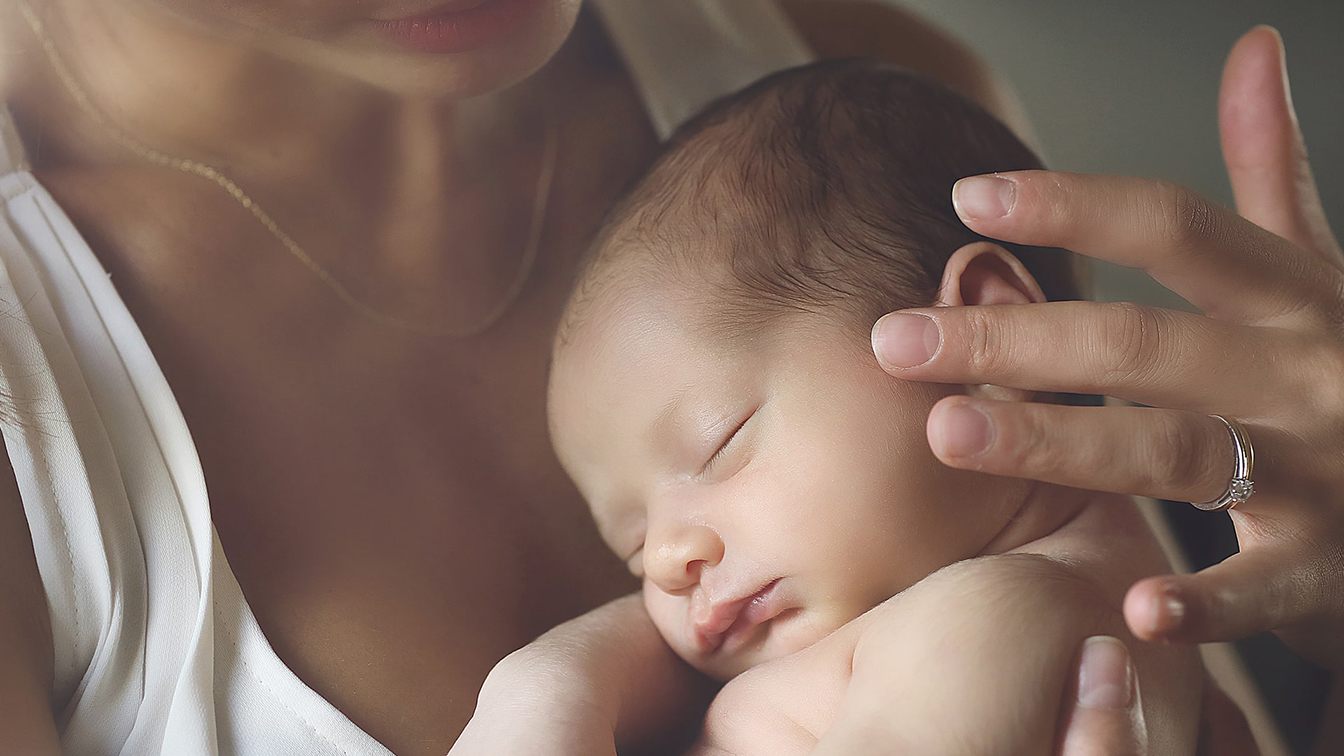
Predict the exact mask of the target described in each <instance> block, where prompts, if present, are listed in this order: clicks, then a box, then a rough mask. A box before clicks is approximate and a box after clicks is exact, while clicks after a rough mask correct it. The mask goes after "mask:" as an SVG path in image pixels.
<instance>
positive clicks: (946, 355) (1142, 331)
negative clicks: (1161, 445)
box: [872, 302, 1316, 414]
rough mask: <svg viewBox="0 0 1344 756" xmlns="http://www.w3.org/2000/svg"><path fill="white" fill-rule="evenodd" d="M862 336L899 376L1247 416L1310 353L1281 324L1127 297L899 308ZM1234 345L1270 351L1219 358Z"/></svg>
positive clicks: (1238, 350)
mask: <svg viewBox="0 0 1344 756" xmlns="http://www.w3.org/2000/svg"><path fill="white" fill-rule="evenodd" d="M872 335H873V351H874V353H875V354H876V355H877V358H878V361H879V362H880V363H881V364H882V366H883V368H885V369H886V370H887V372H889V373H891V374H892V375H894V376H896V377H898V378H905V379H910V380H920V381H936V382H940V383H962V384H978V383H990V384H993V385H996V386H1007V387H1012V388H1021V389H1028V390H1032V391H1066V392H1073V393H1095V394H1106V395H1108V396H1115V397H1118V398H1121V399H1127V400H1129V401H1134V402H1138V403H1140V404H1149V405H1156V406H1167V407H1184V408H1186V409H1190V410H1193V411H1196V412H1218V411H1220V410H1224V411H1225V410H1226V408H1227V407H1229V406H1230V407H1238V408H1240V411H1241V413H1242V414H1251V413H1254V412H1255V411H1257V410H1258V409H1259V408H1260V407H1261V406H1263V405H1264V404H1265V403H1266V402H1267V401H1269V399H1270V396H1271V395H1270V394H1268V393H1266V391H1265V387H1266V386H1276V387H1278V389H1279V390H1280V391H1282V390H1286V389H1288V387H1289V386H1291V384H1292V382H1293V380H1295V379H1294V378H1293V376H1296V375H1300V374H1301V373H1300V371H1297V372H1294V373H1292V374H1291V375H1290V374H1287V373H1284V372H1283V371H1284V370H1285V369H1292V370H1295V371H1296V370H1297V368H1299V367H1300V366H1301V365H1302V364H1304V363H1305V362H1306V361H1307V360H1310V359H1316V357H1315V356H1314V355H1313V354H1312V353H1311V352H1310V349H1309V347H1310V345H1309V344H1307V343H1306V342H1305V341H1303V339H1301V338H1298V337H1296V336H1294V335H1293V334H1291V333H1288V332H1286V331H1279V330H1277V329H1274V330H1271V329H1264V328H1247V327H1244V326H1237V325H1233V324H1229V323H1222V322H1219V321H1216V320H1211V319H1209V318H1205V317H1202V316H1199V315H1193V314H1190V313H1182V312H1176V311H1172V310H1163V309H1158V308H1153V307H1141V306H1138V305H1132V304H1101V303H1095V302H1047V303H1044V304H1031V305H996V306H987V307H936V308H927V309H921V310H907V311H903V312H900V313H894V314H891V315H887V316H885V317H883V318H882V319H881V320H879V321H878V322H877V324H876V325H875V326H874V328H873V334H872ZM1243 353H1245V354H1273V355H1278V357H1279V359H1277V360H1254V361H1245V362H1244V363H1240V364H1236V365H1232V364H1230V363H1229V362H1228V358H1227V355H1229V354H1243ZM1234 369H1235V372H1232V371H1233V370H1234ZM1211 381H1216V385H1217V390H1216V391H1211V390H1210V389H1209V385H1210V382H1211Z"/></svg>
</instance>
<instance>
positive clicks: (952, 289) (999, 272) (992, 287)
mask: <svg viewBox="0 0 1344 756" xmlns="http://www.w3.org/2000/svg"><path fill="white" fill-rule="evenodd" d="M1044 301H1045V294H1044V293H1042V292H1041V287H1040V285H1039V284H1037V283H1036V279H1035V278H1034V277H1033V276H1032V275H1031V273H1030V272H1028V271H1027V268H1026V266H1025V265H1023V264H1022V261H1021V260H1018V259H1017V257H1015V256H1014V255H1013V253H1012V252H1009V251H1008V250H1006V249H1004V248H1003V247H1000V246H999V245H997V244H995V243H994V242H990V241H977V242H971V243H970V244H967V245H966V246H964V247H962V248H961V249H959V250H957V251H956V252H953V253H952V256H951V257H950V258H948V260H947V265H946V266H945V267H944V268H943V282H942V284H941V285H940V286H939V287H938V304H939V305H948V306H960V305H994V304H1029V303H1032V302H1044Z"/></svg>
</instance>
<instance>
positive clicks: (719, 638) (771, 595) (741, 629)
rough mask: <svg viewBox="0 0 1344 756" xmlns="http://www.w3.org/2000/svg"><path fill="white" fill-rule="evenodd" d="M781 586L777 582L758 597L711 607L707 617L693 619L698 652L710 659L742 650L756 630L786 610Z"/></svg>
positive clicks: (733, 600)
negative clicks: (716, 655)
mask: <svg viewBox="0 0 1344 756" xmlns="http://www.w3.org/2000/svg"><path fill="white" fill-rule="evenodd" d="M778 586H779V579H778V578H776V579H774V580H772V581H770V582H769V583H767V584H766V585H764V586H763V587H761V588H760V589H759V590H757V591H756V592H755V593H751V594H748V595H746V596H742V597H739V598H736V599H732V600H730V601H724V602H720V603H715V604H711V605H710V607H709V611H708V612H707V613H706V614H705V615H704V616H702V617H696V618H693V619H692V633H691V634H692V637H693V639H694V641H695V646H696V649H697V650H699V651H700V653H702V654H705V655H709V654H713V653H715V652H717V651H720V650H724V651H727V652H730V653H731V652H732V651H735V650H736V649H737V648H739V647H741V645H742V644H743V643H744V642H745V641H746V640H747V639H748V638H750V637H751V636H752V635H753V633H754V631H755V630H756V628H757V627H759V626H760V625H763V624H765V623H766V622H769V621H770V620H772V619H774V618H775V617H777V616H779V615H780V614H782V613H783V612H784V610H785V609H787V607H786V606H785V605H784V602H783V600H782V597H781V596H779V592H778V591H777V590H776V588H777V587H778Z"/></svg>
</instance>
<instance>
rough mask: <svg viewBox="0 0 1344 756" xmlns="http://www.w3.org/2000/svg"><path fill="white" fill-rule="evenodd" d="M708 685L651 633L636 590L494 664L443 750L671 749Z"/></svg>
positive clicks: (603, 755) (476, 754)
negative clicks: (456, 735) (463, 721)
mask: <svg viewBox="0 0 1344 756" xmlns="http://www.w3.org/2000/svg"><path fill="white" fill-rule="evenodd" d="M708 693H709V687H708V686H707V685H706V682H705V681H704V680H703V679H702V678H700V677H699V676H698V675H696V673H695V671H694V670H692V669H691V668H690V667H689V666H687V665H686V664H685V663H683V662H682V661H681V660H680V659H678V658H677V657H676V656H675V655H674V654H673V653H672V651H671V649H669V648H668V647H667V644H666V643H664V642H663V639H662V638H661V637H660V636H659V635H658V631H657V629H656V628H654V626H653V622H652V620H650V619H649V616H648V613H647V612H645V610H644V602H643V600H642V599H641V598H640V596H639V594H634V595H630V596H626V597H624V598H620V599H617V600H615V601H612V602H611V603H609V604H607V605H605V606H601V607H598V608H597V609H594V610H593V611H591V612H589V613H587V614H585V615H582V616H581V617H578V618H576V619H573V620H570V621H569V622H566V623H564V624H563V625H560V626H558V627H556V628H555V629H553V630H551V631H549V632H547V633H546V634H545V635H543V636H541V637H540V638H538V639H537V640H536V641H534V642H532V643H530V644H528V645H527V646H524V647H523V648H521V649H519V650H518V651H515V652H514V653H512V654H510V655H509V656H507V657H505V658H504V660H503V661H501V662H500V663H499V664H497V665H496V666H495V668H494V669H493V670H491V672H490V675H489V676H488V677H487V678H486V681H485V685H484V686H483V687H482V688H481V693H480V696H479V698H478V699H477V704H476V712H475V713H474V714H473V715H472V718H471V721H470V722H468V723H467V727H466V729H465V730H464V731H463V732H462V735H461V737H459V738H458V740H457V742H456V744H454V745H453V749H452V750H451V751H449V756H498V754H530V755H534V756H615V754H616V747H617V744H618V743H619V744H620V745H621V753H622V754H640V755H643V754H663V753H670V752H672V751H673V749H674V748H675V747H676V743H677V741H678V740H679V739H680V738H681V736H682V735H683V734H684V733H687V732H689V733H693V732H694V729H695V720H696V718H697V717H698V716H699V715H700V714H702V713H703V711H704V704H706V703H707V702H708Z"/></svg>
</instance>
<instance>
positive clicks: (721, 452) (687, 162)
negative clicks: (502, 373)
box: [550, 61, 1203, 756]
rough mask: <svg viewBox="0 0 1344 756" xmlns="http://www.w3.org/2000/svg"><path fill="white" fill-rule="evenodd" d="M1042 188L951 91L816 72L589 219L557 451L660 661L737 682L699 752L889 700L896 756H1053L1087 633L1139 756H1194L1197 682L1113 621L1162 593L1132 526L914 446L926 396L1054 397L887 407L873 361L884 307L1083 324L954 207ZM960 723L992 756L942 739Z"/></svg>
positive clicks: (565, 353)
mask: <svg viewBox="0 0 1344 756" xmlns="http://www.w3.org/2000/svg"><path fill="white" fill-rule="evenodd" d="M1034 167H1039V166H1038V163H1037V161H1036V159H1035V158H1034V157H1033V156H1032V154H1031V152H1030V151H1029V150H1028V149H1027V148H1026V147H1024V146H1023V145H1022V144H1021V143H1020V142H1019V141H1018V140H1017V139H1016V138H1015V137H1014V136H1013V135H1012V133H1011V132H1009V131H1008V129H1006V128H1005V127H1004V126H1002V125H1001V124H999V123H998V122H997V121H995V120H994V119H993V118H992V117H990V116H989V115H988V114H986V113H985V112H983V111H982V110H980V109H979V108H978V107H977V106H975V105H973V104H971V103H970V102H968V101H966V100H964V99H962V98H961V97H959V96H958V95H956V94H954V93H952V92H950V91H949V90H947V89H945V88H943V87H941V86H940V85H938V84H935V83H933V82H931V81H929V80H927V79H924V78H921V77H918V76H915V75H913V74H910V73H908V72H904V71H901V70H899V69H894V68H890V67H886V66H883V65H879V64H876V63H869V62H864V61H843V62H830V63H823V64H818V65H814V66H808V67H805V68H800V69H795V70H792V71H787V72H784V73H781V74H778V75H775V76H773V77H770V78H768V79H766V80H763V81H762V82H760V83H758V84H756V85H755V86H753V87H751V88H750V89H748V90H746V91H744V92H742V93H740V94H738V95H735V96H733V97H732V98H729V99H728V100H726V101H722V102H719V103H716V104H715V105H714V106H712V107H711V108H710V109H709V110H708V111H707V112H705V113H703V114H702V115H700V116H699V117H698V118H697V119H695V120H694V121H692V122H691V123H689V124H687V125H686V126H685V127H683V128H682V130H681V131H680V132H679V133H678V134H677V135H676V136H674V137H673V139H672V140H671V142H670V143H669V145H668V146H667V148H666V150H665V151H664V153H663V154H662V155H661V157H660V158H659V159H658V160H657V161H656V163H655V164H654V165H653V166H652V167H651V169H650V170H649V171H648V173H647V174H646V175H645V176H644V177H643V178H642V180H641V181H640V183H639V184H638V185H637V186H636V187H635V188H634V189H633V190H632V192H631V193H630V194H629V195H628V196H627V198H626V199H625V200H624V201H623V202H622V203H621V204H619V205H618V206H617V208H616V209H615V210H614V211H613V213H612V215H611V216H610V217H609V218H608V219H607V222H606V223H605V225H604V227H603V229H602V231H601V232H600V234H599V236H598V237H597V239H596V241H595V244H594V247H593V249H592V251H591V252H590V257H589V259H588V260H587V262H586V264H585V266H584V268H583V271H582V273H581V277H580V280H579V282H578V285H577V286H576V288H575V290H574V293H573V295H572V297H571V300H570V302H569V303H568V305H567V308H566V311H565V314H564V317H563V320H562V324H561V328H560V332H559V333H558V335H557V340H556V345H555V353H554V362H553V370H552V377H551V384H550V422H551V429H552V436H553V439H554V442H555V447H556V450H557V453H558V454H559V456H560V459H561V461H562V462H563V464H564V466H565V468H566V470H567V471H568V472H569V474H570V475H571V476H572V477H573V479H574V481H575V483H576V484H577V486H578V488H579V490H580V491H581V492H582V493H583V495H584V497H585V498H586V500H587V501H588V502H589V504H590V506H591V509H592V513H593V516H594V517H595V518H596V521H597V523H598V526H599V528H600V530H601V532H602V535H603V537H604V539H605V540H606V542H607V544H608V545H609V546H610V547H611V549H612V550H613V551H615V552H616V554H618V555H619V556H620V558H621V559H624V560H626V562H627V563H628V564H629V567H630V570H631V571H632V572H633V573H634V574H635V575H636V576H638V577H639V578H641V579H642V580H643V593H644V598H645V604H646V606H647V608H648V612H649V615H650V616H651V617H652V618H653V621H654V623H655V624H656V625H657V627H658V628H659V631H660V632H661V633H662V635H663V637H664V638H665V639H666V641H667V643H668V644H669V645H670V646H671V647H672V648H673V649H674V650H675V651H676V653H677V654H678V655H680V656H681V657H682V658H684V659H685V660H686V661H687V662H689V663H690V664H692V665H694V666H695V667H696V668H698V669H699V670H701V671H702V672H704V673H705V674H707V675H710V676H711V677H714V678H717V679H718V680H722V681H727V685H726V686H725V687H724V688H723V690H722V691H721V692H720V693H719V695H718V697H717V698H716V699H715V701H714V704H713V705H712V707H711V709H710V711H709V714H708V717H707V721H706V725H705V730H704V733H703V734H702V736H701V742H700V744H699V746H697V748H698V750H699V751H700V752H703V753H731V754H739V755H741V756H747V755H748V754H761V755H762V756H781V755H783V754H806V753H808V752H809V751H810V750H811V748H812V747H813V746H815V745H816V743H817V739H818V738H819V737H820V736H821V735H823V734H824V733H825V732H826V730H827V729H828V728H829V727H830V726H831V724H832V723H833V722H835V721H836V720H837V718H840V717H844V716H845V713H846V709H845V700H846V699H845V692H846V691H847V690H848V689H850V688H851V687H852V686H862V685H865V684H867V682H866V681H870V680H871V681H878V680H880V681H881V684H882V685H884V686H885V687H887V688H891V687H892V686H893V685H895V686H896V687H897V688H898V689H899V691H900V693H901V695H899V696H898V697H897V698H895V699H894V700H891V701H890V709H889V716H890V717H893V718H896V719H897V721H898V722H900V723H901V725H902V727H903V728H904V731H905V732H907V733H908V736H907V737H906V738H905V739H904V740H903V744H904V745H906V746H907V747H908V752H910V753H933V752H942V753H949V752H955V753H981V752H987V751H986V750H985V749H987V748H990V747H991V744H993V745H994V746H997V747H1000V748H1001V747H1002V745H1003V744H1004V743H1015V744H1016V747H1015V748H1013V749H1012V751H1011V752H1012V753H1031V754H1048V753H1051V752H1052V751H1053V749H1054V747H1055V744H1054V739H1055V737H1056V732H1057V729H1058V725H1059V723H1058V722H1057V721H1056V720H1057V718H1058V715H1059V711H1060V704H1061V700H1062V699H1063V697H1064V696H1065V695H1066V694H1067V691H1068V690H1069V685H1070V684H1071V680H1070V672H1071V670H1072V669H1073V664H1074V661H1075V659H1076V653H1077V649H1078V648H1079V647H1080V645H1081V643H1082V641H1083V639H1085V638H1087V637H1088V636H1091V635H1094V634H1099V633H1104V634H1109V635H1115V636H1119V637H1121V638H1123V639H1125V640H1126V641H1127V642H1128V643H1129V644H1130V647H1131V649H1132V650H1133V652H1134V660H1135V664H1136V667H1137V669H1138V673H1139V676H1140V677H1141V678H1142V680H1143V701H1142V704H1143V709H1144V711H1145V712H1146V717H1147V725H1148V730H1149V734H1150V737H1151V738H1152V752H1153V753H1168V752H1171V753H1190V752H1193V749H1194V741H1195V735H1196V723H1197V712H1198V710H1199V705H1200V690H1201V689H1200V684H1201V683H1200V681H1201V680H1202V676H1203V674H1202V671H1201V670H1200V667H1199V665H1198V661H1197V660H1196V658H1195V656H1194V654H1193V652H1191V651H1188V650H1182V649H1178V648H1173V647H1155V646H1145V645H1141V644H1139V643H1137V642H1135V641H1133V639H1132V638H1130V637H1129V636H1128V634H1127V632H1126V631H1125V628H1124V622H1123V620H1122V618H1121V615H1120V612H1119V608H1120V604H1121V599H1122V597H1123V595H1124V591H1125V588H1126V587H1128V586H1129V585H1130V584H1131V583H1132V582H1133V581H1134V580H1136V579H1138V578H1139V577H1141V576H1145V575H1149V574H1155V573H1158V572H1165V571H1168V566H1167V565H1166V564H1165V562H1164V560H1163V557H1162V555H1161V552H1160V551H1159V549H1158V548H1157V546H1156V544H1155V542H1154V540H1153V538H1152V536H1151V534H1150V533H1149V532H1148V531H1147V529H1146V528H1145V526H1144V525H1143V523H1142V520H1141V519H1140V517H1139V515H1138V513H1137V511H1136V509H1135V508H1134V506H1133V503H1132V502H1131V501H1129V500H1128V499H1126V498H1123V497H1117V496H1110V495H1102V494H1094V493H1088V492H1083V491H1078V490H1072V489H1064V488H1060V487H1057V486H1050V485H1046V484H1038V483H1032V482H1028V481H1021V480H1012V479H1005V478H998V477H993V476H989V475H986V474H982V473H977V472H968V471H962V470H954V469H951V468H948V467H946V466H944V465H942V464H941V463H939V462H938V461H937V459H935V458H934V456H933V454H932V452H931V451H930V450H929V446H928V442H927V440H926V437H925V430H924V428H925V421H926V418H927V417H928V415H929V412H930V410H931V408H932V407H933V405H934V404H935V403H936V402H938V401H939V400H940V399H943V398H944V397H948V396H951V395H955V394H971V395H980V396H987V397H992V398H1001V399H1018V400H1028V399H1031V400H1038V401H1048V400H1054V399H1057V398H1056V397H1040V396H1028V395H1026V394H1024V393H1023V392H1020V391H1015V390H1009V389H1004V388H999V387H994V386H936V385H928V384H921V383H913V382H905V381H900V380H897V379H894V378H892V377H890V376H889V375H887V374H886V373H884V372H883V371H882V370H881V369H880V367H879V366H878V365H877V363H876V361H875V360H874V358H873V354H872V351H871V349H870V346H869V343H868V339H867V327H868V326H869V325H870V324H871V323H872V322H874V321H875V320H876V319H877V318H878V317H879V316H880V315H882V314H883V313H886V312H889V311H892V310H895V309H900V308H907V307H936V306H942V305H962V304H977V305H993V304H1003V305H1011V304H1021V303H1029V302H1039V301H1043V300H1045V299H1047V298H1071V297H1075V296H1076V291H1075V286H1074V272H1073V269H1072V267H1071V266H1072V263H1071V262H1070V257H1069V256H1068V255H1067V253H1064V252H1062V251H1060V250H1046V249H1028V248H1021V247H1005V246H1000V245H998V244H995V243H993V242H991V241H989V240H987V239H984V238H981V237H977V236H976V235H975V234H973V233H971V232H970V231H969V230H968V229H966V228H965V226H963V225H962V224H961V222H960V221H959V220H958V219H957V217H956V215H955V214H954V212H953V210H952V207H951V203H950V202H949V197H950V193H951V187H952V184H953V183H954V182H955V181H956V180H957V179H958V178H960V177H963V176H968V175H972V174H979V173H987V172H992V171H1003V170H1016V169H1026V168H1034ZM954 401H955V400H954ZM893 681H895V682H894V683H893ZM1130 694H1131V693H1128V692H1122V695H1130ZM953 718H956V719H957V720H958V721H961V720H965V721H969V722H973V723H975V724H974V727H971V728H969V729H970V730H971V731H979V732H984V733H986V740H985V743H981V744H977V743H974V742H970V743H964V742H963V743H956V744H947V743H943V742H941V741H940V740H939V738H940V736H941V734H942V733H944V732H947V731H948V728H947V727H946V725H947V724H948V723H949V722H951V721H952V720H953ZM967 729H968V728H966V727H964V726H962V727H960V729H959V730H958V731H965V730H967ZM949 749H950V750H949ZM998 752H1000V753H1002V752H1003V751H998Z"/></svg>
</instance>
